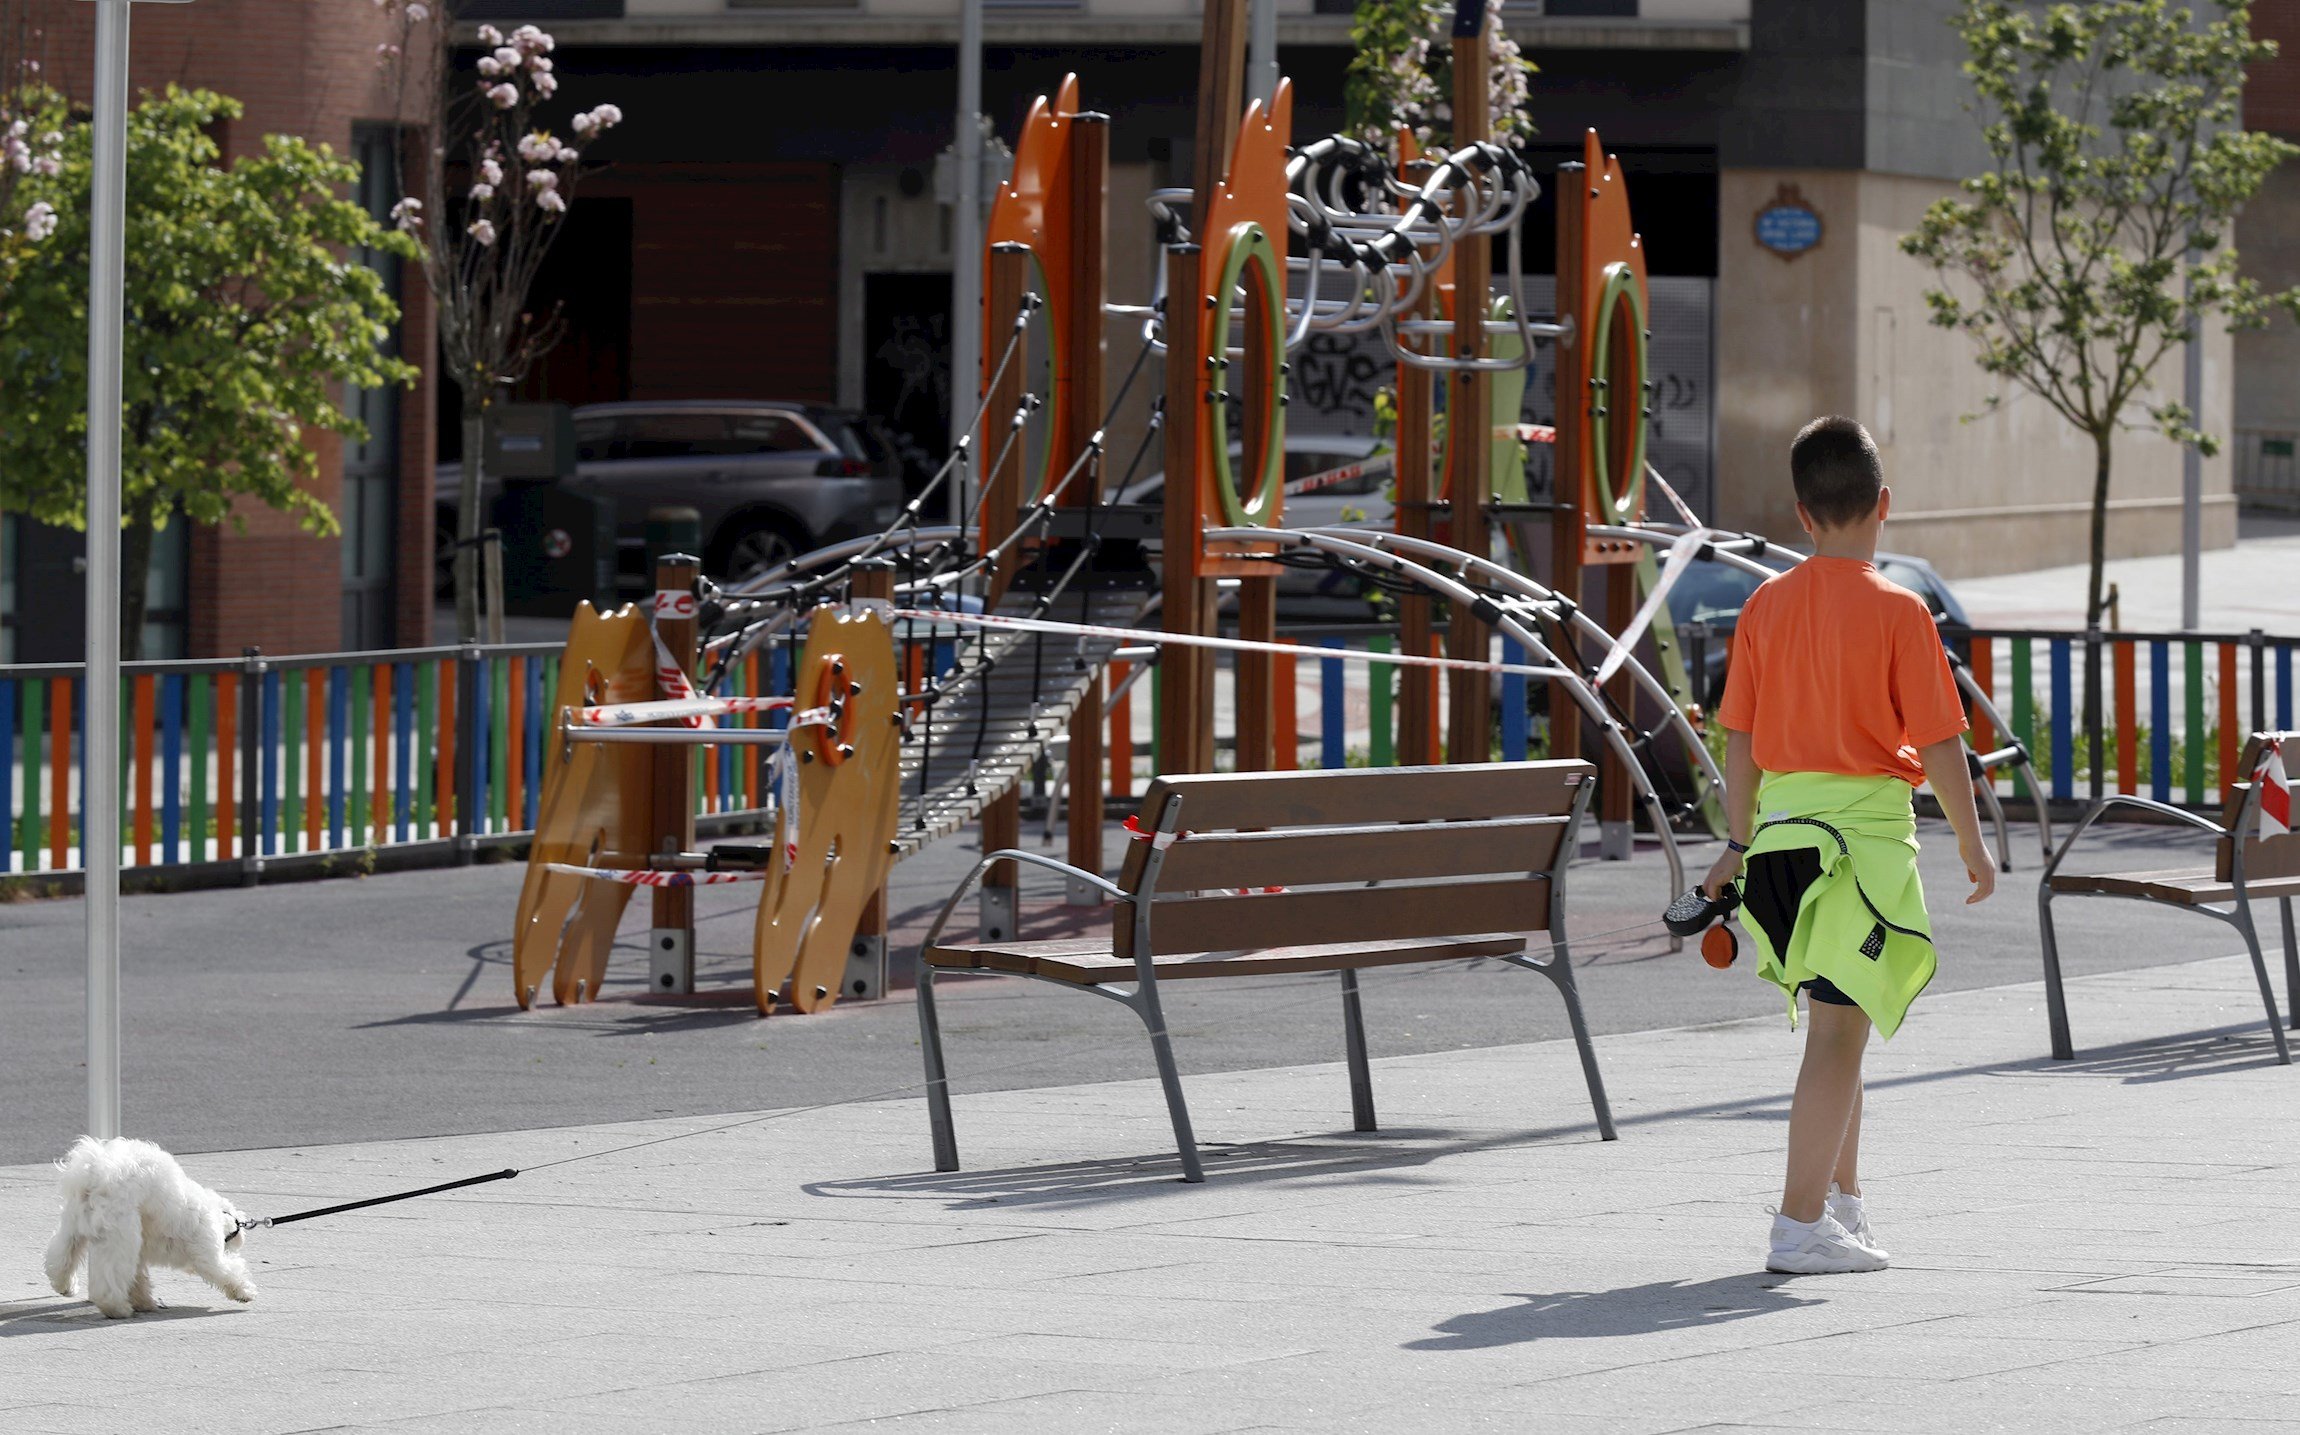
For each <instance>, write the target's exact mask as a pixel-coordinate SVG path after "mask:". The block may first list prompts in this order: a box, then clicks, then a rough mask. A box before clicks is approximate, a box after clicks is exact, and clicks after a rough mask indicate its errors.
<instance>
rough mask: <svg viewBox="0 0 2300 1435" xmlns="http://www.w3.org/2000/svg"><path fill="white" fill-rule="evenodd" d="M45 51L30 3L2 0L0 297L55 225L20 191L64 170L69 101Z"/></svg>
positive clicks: (48, 211)
mask: <svg viewBox="0 0 2300 1435" xmlns="http://www.w3.org/2000/svg"><path fill="white" fill-rule="evenodd" d="M41 49H42V46H41V32H40V31H39V30H38V29H36V28H35V27H34V26H33V24H32V17H31V13H30V11H29V10H28V9H27V8H26V5H25V0H0V299H5V297H6V295H7V293H8V273H9V270H10V268H11V267H12V265H13V263H14V262H15V260H16V259H17V258H19V257H20V256H21V255H23V254H24V253H26V252H27V251H28V250H29V248H30V246H32V245H35V244H38V243H40V242H41V241H43V240H45V239H46V238H47V237H48V236H49V234H50V233H52V232H53V231H54V229H55V227H56V209H55V206H54V204H53V203H51V202H50V201H48V200H45V199H38V198H34V197H31V196H30V195H20V194H19V193H18V191H19V190H20V189H23V188H24V187H25V184H24V181H27V180H30V179H41V178H53V177H54V176H55V175H56V173H57V172H58V170H59V169H60V168H61V167H62V160H61V159H60V157H59V155H58V150H59V149H60V148H61V146H62V145H63V142H64V135H63V124H64V119H65V109H64V100H63V97H62V96H61V95H59V94H57V93H56V91H55V90H54V89H53V88H51V87H50V86H49V84H48V83H47V81H46V79H45V78H44V77H43V75H42V68H41V62H40V54H41Z"/></svg>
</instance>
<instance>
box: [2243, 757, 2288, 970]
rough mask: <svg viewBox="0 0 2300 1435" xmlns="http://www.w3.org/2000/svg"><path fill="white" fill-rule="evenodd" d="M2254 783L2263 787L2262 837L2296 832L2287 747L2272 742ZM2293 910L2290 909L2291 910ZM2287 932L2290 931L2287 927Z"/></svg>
mask: <svg viewBox="0 0 2300 1435" xmlns="http://www.w3.org/2000/svg"><path fill="white" fill-rule="evenodd" d="M2252 780H2253V781H2254V782H2257V783H2259V784H2260V835H2261V836H2262V837H2280V836H2283V835H2284V834H2286V833H2288V832H2290V831H2291V830H2292V779H2291V778H2289V777H2287V776H2285V773H2284V744H2283V743H2281V742H2271V743H2269V744H2268V746H2267V747H2266V748H2265V749H2264V750H2263V751H2262V752H2261V754H2260V767H2259V769H2258V771H2256V772H2255V773H2254V774H2253V778H2252ZM2287 910H2289V909H2287ZM2285 930H2286V932H2287V933H2289V932H2290V930H2291V929H2290V926H2289V924H2287V926H2286V929H2285Z"/></svg>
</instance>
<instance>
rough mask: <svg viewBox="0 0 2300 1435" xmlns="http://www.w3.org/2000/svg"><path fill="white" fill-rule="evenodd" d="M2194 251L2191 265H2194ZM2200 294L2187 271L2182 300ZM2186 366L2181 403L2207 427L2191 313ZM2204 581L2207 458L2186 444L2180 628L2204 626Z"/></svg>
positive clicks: (2197, 329) (2199, 343) (2198, 337)
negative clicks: (2205, 464)
mask: <svg viewBox="0 0 2300 1435" xmlns="http://www.w3.org/2000/svg"><path fill="white" fill-rule="evenodd" d="M2196 259H2197V255H2196V252H2195V251H2194V250H2190V251H2189V254H2188V262H2189V263H2190V264H2192V265H2193V264H2194V263H2195V262H2196ZM2195 290H2196V279H2195V270H2193V269H2190V270H2188V271H2187V273H2186V276H2185V277H2184V278H2183V280H2182V283H2181V298H2182V299H2183V300H2186V299H2188V298H2189V297H2190V296H2191V295H2192V294H2194V293H2195ZM2185 359H2186V362H2185V363H2184V364H2183V365H2182V375H2181V399H2180V401H2181V402H2182V403H2184V404H2186V405H2188V422H2189V424H2190V425H2191V426H2193V427H2196V428H2202V427H2203V426H2204V330H2203V326H2202V325H2200V324H2198V323H2197V322H2196V316H2195V315H2194V314H2193V313H2191V314H2190V315H2189V319H2188V344H2187V350H2186V354H2185ZM2203 578H2204V455H2203V454H2201V453H2199V452H2197V450H2196V445H2195V444H2193V443H2191V444H2184V445H2182V447H2181V450H2180V626H2181V627H2183V628H2188V629H2192V630H2193V629H2194V628H2196V627H2197V626H2198V625H2199V624H2201V623H2202V622H2203V617H2202V613H2203V606H2204V603H2203Z"/></svg>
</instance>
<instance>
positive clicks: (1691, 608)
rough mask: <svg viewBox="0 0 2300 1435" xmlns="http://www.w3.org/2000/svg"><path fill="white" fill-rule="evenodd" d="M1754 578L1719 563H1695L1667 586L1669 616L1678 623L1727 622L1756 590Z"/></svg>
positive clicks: (1738, 613) (1731, 619) (1755, 578)
mask: <svg viewBox="0 0 2300 1435" xmlns="http://www.w3.org/2000/svg"><path fill="white" fill-rule="evenodd" d="M1757 583H1758V578H1757V575H1755V574H1754V573H1744V572H1742V571H1741V570H1740V569H1738V568H1734V567H1730V566H1728V565H1726V564H1723V563H1706V562H1704V563H1695V564H1694V565H1692V566H1691V567H1689V568H1687V569H1686V570H1685V573H1684V575H1683V576H1682V577H1680V578H1679V579H1678V580H1677V583H1676V586H1674V587H1672V588H1671V589H1670V590H1669V616H1670V617H1671V618H1673V619H1675V620H1676V621H1677V622H1680V623H1730V622H1732V621H1733V620H1734V619H1736V618H1738V617H1740V616H1741V605H1742V604H1744V603H1746V602H1748V601H1749V595H1750V594H1752V593H1754V592H1756V591H1757Z"/></svg>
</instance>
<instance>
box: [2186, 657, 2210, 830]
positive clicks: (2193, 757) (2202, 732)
mask: <svg viewBox="0 0 2300 1435" xmlns="http://www.w3.org/2000/svg"><path fill="white" fill-rule="evenodd" d="M2180 646H2181V659H2182V662H2183V663H2184V665H2185V666H2186V668H2187V671H2188V692H2187V698H2188V701H2187V702H2186V703H2185V704H2183V706H2185V707H2186V708H2187V709H2188V753H2187V758H2188V760H2187V762H2185V763H2184V764H2182V767H2183V769H2184V770H2183V773H2182V779H2183V781H2184V782H2185V783H2186V784H2187V787H2188V805H2189V806H2190V807H2202V806H2203V805H2204V750H2205V749H2206V748H2208V747H2210V746H2211V745H2212V742H2213V733H2212V730H2211V729H2210V728H2208V727H2206V726H2205V725H2204V645H2203V644H2202V643H2198V642H2187V643H2183V644H2181V645H2180Z"/></svg>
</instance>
